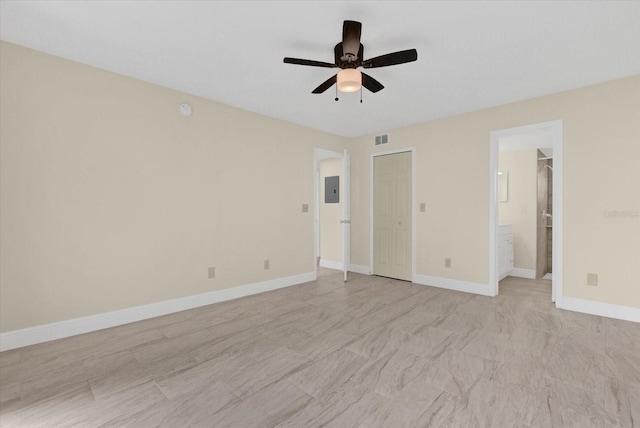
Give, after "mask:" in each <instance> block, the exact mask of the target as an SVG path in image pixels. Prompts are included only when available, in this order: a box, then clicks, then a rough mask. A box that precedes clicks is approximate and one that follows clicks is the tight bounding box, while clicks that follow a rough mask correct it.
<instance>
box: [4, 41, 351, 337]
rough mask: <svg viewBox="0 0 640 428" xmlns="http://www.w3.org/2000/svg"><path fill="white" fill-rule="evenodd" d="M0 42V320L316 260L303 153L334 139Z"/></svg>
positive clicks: (285, 272)
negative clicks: (182, 109) (185, 111)
mask: <svg viewBox="0 0 640 428" xmlns="http://www.w3.org/2000/svg"><path fill="white" fill-rule="evenodd" d="M0 49H1V50H0V67H1V69H0V79H1V80H0V87H1V97H2V98H1V103H0V117H1V120H2V126H1V128H0V132H1V134H0V142H1V164H0V173H1V182H0V183H1V187H0V191H1V201H0V202H1V204H0V205H1V207H0V209H1V211H0V214H1V230H0V232H1V233H0V235H1V244H0V245H1V247H0V251H1V254H2V257H1V262H0V263H1V266H0V270H1V273H0V275H1V276H0V294H1V299H0V314H1V315H0V316H1V318H0V324H1V326H0V329H1V331H3V332H6V331H11V330H15V329H20V328H24V327H30V326H35V325H40V324H45V323H50V322H54V321H61V320H66V319H71V318H75V317H81V316H85V315H91V314H97V313H102V312H106V311H111V310H116V309H121V308H127V307H132V306H137V305H142V304H147V303H152V302H157V301H162V300H166V299H172V298H177V297H182V296H188V295H194V294H198V293H203V292H207V291H212V290H216V289H222V288H228V287H233V286H237V285H241V284H248V283H254V282H258V281H263V280H268V279H273V278H281V277H286V276H290V275H296V274H301V273H307V272H312V271H313V270H314V264H313V263H314V261H313V260H314V248H313V233H314V232H313V222H314V220H313V212H314V209H313V201H314V199H315V198H314V194H315V193H314V189H313V182H314V178H313V175H314V173H313V171H314V168H313V162H314V161H313V148H314V147H322V148H326V149H329V150H337V151H341V150H342V148H343V147H344V140H343V139H342V138H339V137H335V136H331V135H328V134H324V133H321V132H317V131H313V130H310V129H307V128H303V127H300V126H296V125H292V124H288V123H285V122H282V121H279V120H275V119H270V118H267V117H264V116H260V115H257V114H253V113H248V112H246V111H242V110H239V109H235V108H231V107H228V106H225V105H221V104H218V103H214V102H210V101H206V100H203V99H201V98H197V97H194V96H190V95H186V94H184V93H180V92H176V91H173V90H169V89H166V88H162V87H158V86H154V85H151V84H147V83H144V82H141V81H138V80H134V79H130V78H127V77H123V76H120V75H116V74H113V73H109V72H106V71H102V70H99V69H96V68H92V67H88V66H84V65H81V64H78V63H74V62H71V61H67V60H64V59H60V58H57V57H53V56H50V55H45V54H42V53H38V52H36V51H32V50H28V49H25V48H22V47H18V46H15V45H12V44H7V43H2V44H1V45H0ZM183 102H188V103H189V104H191V106H192V107H193V115H192V116H191V117H183V116H181V115H180V114H178V111H177V108H178V105H179V104H180V103H183ZM303 203H308V204H310V210H309V213H302V210H301V205H302V204H303ZM264 259H270V261H271V269H270V270H268V271H265V270H263V261H264ZM210 266H215V267H216V270H217V272H216V274H217V277H216V278H215V279H213V280H210V279H207V268H208V267H210Z"/></svg>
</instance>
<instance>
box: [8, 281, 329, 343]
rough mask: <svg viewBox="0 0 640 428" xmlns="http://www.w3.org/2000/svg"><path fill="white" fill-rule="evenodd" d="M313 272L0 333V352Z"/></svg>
mask: <svg viewBox="0 0 640 428" xmlns="http://www.w3.org/2000/svg"><path fill="white" fill-rule="evenodd" d="M316 278H317V276H316V273H315V272H308V273H303V274H300V275H293V276H288V277H285V278H276V279H271V280H268V281H262V282H256V283H254V284H247V285H241V286H238V287H231V288H225V289H223V290H215V291H210V292H208V293H203V294H196V295H193V296H186V297H180V298H177V299H172V300H165V301H163V302H157V303H150V304H148V305H143V306H135V307H133V308H127V309H120V310H117V311H112V312H105V313H102V314H97V315H90V316H86V317H82V318H74V319H70V320H65V321H59V322H54V323H51V324H44V325H39V326H35V327H29V328H24V329H21V330H13V331H8V332H5V333H0V352H1V351H7V350H9V349H15V348H21V347H23V346H28V345H34V344H36V343H42V342H48V341H50V340H55V339H61V338H63V337H69V336H75V335H77V334H83V333H89V332H92V331H96V330H102V329H105V328H109V327H115V326H118V325H122V324H128V323H131V322H135V321H141V320H145V319H148V318H154V317H159V316H162V315H167V314H171V313H174V312H180V311H185V310H188V309H193V308H197V307H199V306H206V305H211V304H213V303H219V302H224V301H226V300H232V299H237V298H239V297H244V296H250V295H252V294H258V293H263V292H265V291H271V290H277V289H278V288H284V287H289V286H292V285H297V284H302V283H304V282H309V281H314V280H315V279H316Z"/></svg>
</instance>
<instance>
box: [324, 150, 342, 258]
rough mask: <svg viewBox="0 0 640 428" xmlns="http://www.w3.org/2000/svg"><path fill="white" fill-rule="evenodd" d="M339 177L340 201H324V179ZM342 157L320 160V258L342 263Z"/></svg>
mask: <svg viewBox="0 0 640 428" xmlns="http://www.w3.org/2000/svg"><path fill="white" fill-rule="evenodd" d="M336 175H337V176H338V177H340V203H337V204H327V203H325V202H324V179H325V177H332V176H336ZM342 186H343V179H342V159H338V158H332V159H325V160H323V161H321V162H320V258H321V259H322V260H328V261H332V262H336V263H342V224H341V223H340V220H341V219H342V202H343V197H344V193H343V191H342Z"/></svg>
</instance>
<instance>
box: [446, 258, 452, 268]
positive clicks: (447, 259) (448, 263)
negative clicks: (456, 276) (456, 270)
mask: <svg viewBox="0 0 640 428" xmlns="http://www.w3.org/2000/svg"><path fill="white" fill-rule="evenodd" d="M444 267H446V268H450V267H451V259H450V258H449V257H447V258H446V259H444Z"/></svg>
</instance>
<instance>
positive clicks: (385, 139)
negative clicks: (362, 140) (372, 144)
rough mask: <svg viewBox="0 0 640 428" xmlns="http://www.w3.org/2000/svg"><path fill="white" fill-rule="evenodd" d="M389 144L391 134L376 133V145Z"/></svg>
mask: <svg viewBox="0 0 640 428" xmlns="http://www.w3.org/2000/svg"><path fill="white" fill-rule="evenodd" d="M383 144H389V134H382V135H376V146H381V145H383Z"/></svg>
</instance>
